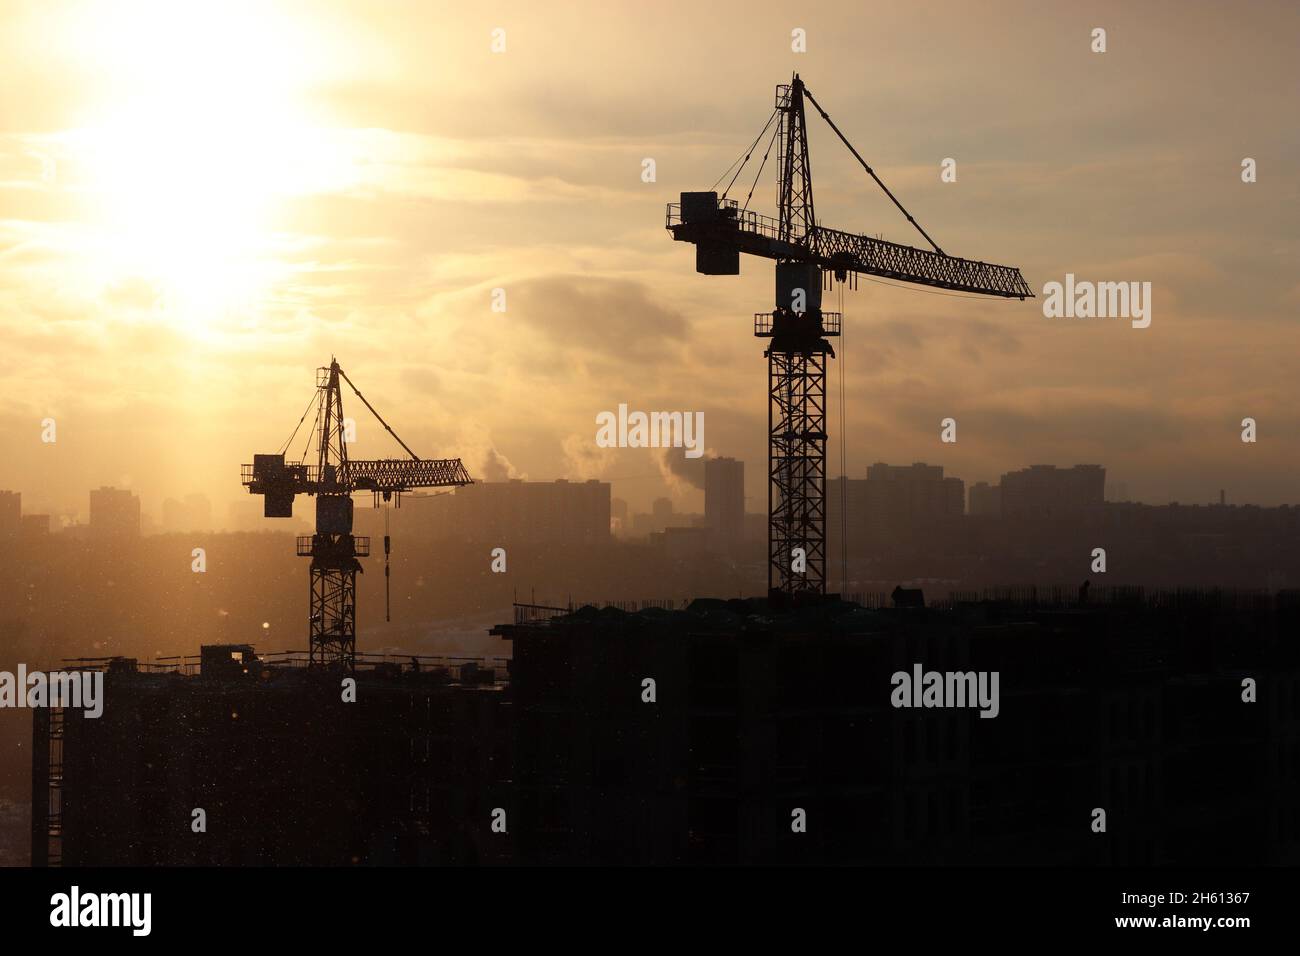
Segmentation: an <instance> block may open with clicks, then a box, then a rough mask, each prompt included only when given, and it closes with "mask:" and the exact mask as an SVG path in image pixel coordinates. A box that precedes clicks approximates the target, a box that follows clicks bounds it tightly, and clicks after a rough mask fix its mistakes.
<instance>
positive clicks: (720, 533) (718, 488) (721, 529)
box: [704, 458, 745, 555]
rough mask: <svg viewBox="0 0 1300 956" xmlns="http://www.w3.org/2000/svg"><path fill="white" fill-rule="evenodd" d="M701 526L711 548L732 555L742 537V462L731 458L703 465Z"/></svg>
mask: <svg viewBox="0 0 1300 956" xmlns="http://www.w3.org/2000/svg"><path fill="white" fill-rule="evenodd" d="M704 523H705V525H706V527H708V529H709V532H710V535H711V537H712V538H713V542H712V543H713V547H714V548H715V549H716V550H717V551H719V552H720V553H722V554H728V555H734V554H736V553H737V552H738V551H739V550H740V548H741V545H742V543H743V542H744V536H745V463H744V462H743V461H737V460H736V459H734V458H709V459H706V460H705V462H704Z"/></svg>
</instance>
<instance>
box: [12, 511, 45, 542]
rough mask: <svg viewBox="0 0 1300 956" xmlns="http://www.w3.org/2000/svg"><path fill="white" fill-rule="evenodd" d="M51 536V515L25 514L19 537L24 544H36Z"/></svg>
mask: <svg viewBox="0 0 1300 956" xmlns="http://www.w3.org/2000/svg"><path fill="white" fill-rule="evenodd" d="M49 536H50V516H49V515H23V518H22V525H21V526H20V529H19V532H18V537H19V539H20V540H21V541H22V542H23V543H24V544H34V543H35V542H37V541H43V540H44V539H46V538H48V537H49Z"/></svg>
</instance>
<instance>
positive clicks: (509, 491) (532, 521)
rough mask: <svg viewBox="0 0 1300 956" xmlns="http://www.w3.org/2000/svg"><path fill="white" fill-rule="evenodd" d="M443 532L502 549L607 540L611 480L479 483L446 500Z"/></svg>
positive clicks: (439, 518) (440, 521) (441, 518)
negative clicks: (514, 545)
mask: <svg viewBox="0 0 1300 956" xmlns="http://www.w3.org/2000/svg"><path fill="white" fill-rule="evenodd" d="M443 504H444V507H443V508H441V509H440V510H439V512H438V516H437V522H438V527H439V530H440V531H441V532H443V533H445V534H449V535H450V536H453V537H459V538H463V539H465V540H467V541H487V542H491V543H493V544H495V545H499V546H501V547H509V546H510V545H511V544H517V545H518V544H522V545H530V546H531V545H556V544H560V545H578V544H580V545H592V544H603V543H606V542H608V541H609V534H610V520H609V519H610V485H609V482H607V481H597V480H595V479H592V480H590V481H567V480H565V479H563V478H561V479H559V480H558V481H524V480H522V479H519V478H512V479H511V480H509V481H478V482H475V483H474V484H472V485H465V486H464V487H462V488H457V489H456V492H455V494H452V495H448V496H446V498H445V499H444V500H443Z"/></svg>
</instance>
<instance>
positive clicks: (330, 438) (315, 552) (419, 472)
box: [242, 358, 472, 670]
mask: <svg viewBox="0 0 1300 956" xmlns="http://www.w3.org/2000/svg"><path fill="white" fill-rule="evenodd" d="M340 380H341V381H343V382H347V384H348V387H349V388H351V389H352V391H353V392H354V393H356V396H357V398H359V399H360V400H361V403H362V404H363V405H365V406H366V408H367V409H369V411H370V413H371V414H372V415H374V416H375V418H376V419H377V420H378V421H379V424H381V425H383V426H384V428H385V429H386V430H387V431H388V433H389V434H390V435H392V436H393V438H394V439H396V440H397V443H398V444H399V445H401V446H402V448H403V449H404V450H405V451H406V453H407V454H408V455H410V456H411V457H410V458H409V459H404V458H379V459H369V460H362V459H356V458H349V457H348V447H347V442H346V440H345V439H346V437H347V434H346V428H347V422H346V419H344V417H343V392H342V388H341V387H340V384H339V383H340ZM313 405H314V406H315V408H316V420H315V423H314V425H313V426H312V431H311V434H310V436H309V438H308V442H309V445H310V442H311V440H312V439H315V444H316V452H315V459H316V460H315V462H313V463H308V462H306V461H285V457H284V456H285V451H286V450H287V449H288V447H289V445H290V444H291V443H292V442H293V439H294V437H295V436H296V435H297V434H298V430H299V429H300V428H302V424H303V422H305V421H306V420H307V415H308V414H310V413H311V410H312V406H313ZM303 457H304V459H305V458H306V457H307V456H306V450H305V449H304V455H303ZM242 480H243V483H244V485H245V486H246V487H247V488H248V491H249V494H254V495H263V496H264V499H263V506H262V513H263V514H264V515H265V516H266V517H268V518H289V517H292V516H293V499H294V497H295V496H297V495H311V496H314V497H315V498H316V532H315V534H311V535H301V536H299V538H298V556H299V557H303V558H311V617H310V624H309V627H308V633H309V636H310V639H311V647H310V652H309V655H308V658H309V664H310V666H312V667H343V668H346V669H348V670H351V669H352V668H353V666H354V664H355V661H356V643H357V614H356V600H357V572H358V571H360V570H361V564H360V563H359V562H358V561H357V559H358V558H365V557H369V556H370V539H369V538H368V537H365V536H359V535H354V534H353V533H352V495H353V494H354V493H355V492H359V491H369V492H372V493H373V494H374V501H375V506H376V507H378V505H379V502H380V499H381V498H382V499H383V500H384V501H392V502H393V503H394V505H400V503H401V496H402V494H403V493H405V492H408V491H411V490H413V489H415V488H441V487H454V486H459V485H468V484H471V483H472V479H471V478H470V476H469V473H468V472H467V471H466V470H465V467H464V465H462V464H461V461H460V459H459V458H441V459H433V460H431V459H422V458H420V457H419V456H418V455H416V454H415V452H413V451H411V449H410V448H409V447H408V446H407V444H406V442H404V441H402V439H400V438H398V436H397V433H396V432H394V431H393V429H392V428H391V427H390V426H389V424H388V423H387V422H386V421H384V419H383V418H382V417H381V416H380V414H379V413H378V412H377V411H375V409H374V406H372V405H371V404H370V402H368V401H366V397H365V396H364V395H362V394H361V392H360V391H358V390H357V387H356V386H355V385H353V384H352V380H351V379H350V378H348V376H347V373H346V372H344V371H343V369H341V368H340V367H339V363H338V362H337V361H336V360H335V359H333V358H331V359H330V364H329V366H328V367H327V368H320V369H317V371H316V395H315V397H314V399H313V401H312V402H311V403H309V404H308V406H307V410H306V411H305V412H303V416H302V418H301V419H300V420H299V421H298V426H297V428H295V429H294V431H293V434H292V435H290V436H289V440H288V441H287V442H285V444H284V449H282V450H281V451H280V452H278V453H277V454H273V455H254V456H253V463H252V464H251V465H244V466H243V468H242ZM388 553H389V537H388V535H384V556H385V567H384V573H385V575H387V573H388V567H387V556H388Z"/></svg>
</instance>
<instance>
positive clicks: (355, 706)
mask: <svg viewBox="0 0 1300 956" xmlns="http://www.w3.org/2000/svg"><path fill="white" fill-rule="evenodd" d="M306 663H307V662H306V660H305V656H304V655H273V656H267V657H260V656H258V655H257V654H256V653H255V651H254V649H253V648H252V647H251V646H248V645H219V646H209V647H204V648H203V649H202V655H201V658H200V659H191V660H186V661H174V662H168V663H163V664H154V665H144V664H139V663H137V662H136V661H133V660H122V659H117V660H112V661H105V662H103V663H102V664H90V665H83V666H94V667H102V668H103V669H104V670H106V674H105V680H104V685H105V689H104V695H105V705H104V710H103V714H102V715H101V716H100V717H98V718H94V719H92V718H87V717H85V716H84V715H83V714H82V712H81V711H77V710H40V711H35V712H34V713H35V724H34V737H35V744H36V746H35V755H34V759H33V773H32V781H33V788H34V793H33V797H32V809H33V812H32V825H33V840H32V863H33V865H36V866H42V865H65V866H120V865H154V864H164V865H188V864H194V865H223V866H224V865H273V864H312V865H333V864H340V865H344V864H355V863H361V862H365V863H370V864H380V865H383V864H419V863H491V862H494V861H496V860H498V859H501V858H504V857H506V856H508V852H507V848H506V844H505V841H504V840H501V839H498V840H489V839H488V838H487V835H488V833H489V830H488V828H487V827H479V826H478V825H477V823H478V821H479V820H480V819H482V820H484V821H486V820H488V819H489V815H490V813H491V811H492V809H493V808H494V807H498V806H502V805H504V803H505V801H506V796H507V795H506V793H505V791H504V789H503V788H504V786H505V784H506V782H507V780H508V777H509V767H508V764H509V761H508V756H507V755H508V745H509V740H508V736H507V734H508V730H509V722H508V719H507V713H508V704H507V701H506V696H505V688H506V683H505V680H504V676H505V675H504V661H502V662H498V667H497V668H493V667H492V666H485V665H490V664H491V663H492V662H475V661H468V662H466V661H455V660H435V659H427V658H426V659H408V660H407V661H405V662H397V661H387V660H373V659H367V658H365V657H361V658H359V659H358V660H357V662H356V668H355V671H354V672H353V673H352V674H350V675H347V676H348V677H351V678H353V679H355V681H356V687H355V702H349V701H345V700H344V689H343V685H342V681H343V679H344V677H343V675H342V674H340V672H338V671H334V670H326V669H321V668H308V667H307V666H306ZM199 810H201V811H203V813H202V830H201V831H197V828H198V826H199V822H198V816H197V814H196V811H199ZM196 831H197V832H196Z"/></svg>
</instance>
